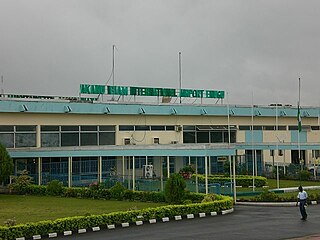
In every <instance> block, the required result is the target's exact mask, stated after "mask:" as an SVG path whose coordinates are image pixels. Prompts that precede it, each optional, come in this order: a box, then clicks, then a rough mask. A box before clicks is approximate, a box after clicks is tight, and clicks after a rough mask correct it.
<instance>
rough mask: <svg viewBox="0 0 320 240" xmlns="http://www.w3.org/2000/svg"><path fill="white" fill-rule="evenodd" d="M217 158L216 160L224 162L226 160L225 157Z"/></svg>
mask: <svg viewBox="0 0 320 240" xmlns="http://www.w3.org/2000/svg"><path fill="white" fill-rule="evenodd" d="M217 160H218V162H225V161H227V157H218V158H217Z"/></svg>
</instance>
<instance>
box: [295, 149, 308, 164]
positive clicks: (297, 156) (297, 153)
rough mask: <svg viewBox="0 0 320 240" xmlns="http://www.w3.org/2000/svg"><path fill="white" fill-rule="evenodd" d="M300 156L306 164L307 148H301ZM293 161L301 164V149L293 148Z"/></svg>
mask: <svg viewBox="0 0 320 240" xmlns="http://www.w3.org/2000/svg"><path fill="white" fill-rule="evenodd" d="M300 158H301V160H304V163H303V165H305V160H306V151H305V150H300ZM291 162H292V163H293V164H300V161H299V150H291Z"/></svg>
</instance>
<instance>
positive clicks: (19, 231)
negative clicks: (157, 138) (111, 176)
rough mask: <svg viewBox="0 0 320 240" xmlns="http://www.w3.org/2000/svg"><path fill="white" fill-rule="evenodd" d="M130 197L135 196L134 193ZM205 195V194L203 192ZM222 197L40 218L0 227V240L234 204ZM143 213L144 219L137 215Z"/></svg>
mask: <svg viewBox="0 0 320 240" xmlns="http://www.w3.org/2000/svg"><path fill="white" fill-rule="evenodd" d="M131 196H136V195H135V194H133V195H131ZM203 196H204V195H203ZM221 199H222V200H217V201H214V202H208V203H193V204H187V205H168V206H162V207H157V208H147V209H143V210H132V211H127V212H113V213H109V214H102V215H90V216H86V217H69V218H61V219H57V220H54V221H41V222H37V223H27V224H21V225H16V226H12V227H1V226H0V239H15V238H19V237H26V238H31V237H32V236H34V235H42V236H45V235H48V234H49V233H54V232H56V233H62V232H64V231H77V230H78V229H87V228H92V227H97V226H106V225H110V224H117V225H119V224H121V223H124V222H128V223H133V222H136V221H138V220H145V221H147V220H149V219H161V218H163V217H169V218H170V217H174V216H177V215H187V214H197V213H200V212H204V213H210V212H221V211H222V210H227V209H231V208H232V207H233V199H232V198H230V197H227V196H221ZM138 216H143V219H140V218H138Z"/></svg>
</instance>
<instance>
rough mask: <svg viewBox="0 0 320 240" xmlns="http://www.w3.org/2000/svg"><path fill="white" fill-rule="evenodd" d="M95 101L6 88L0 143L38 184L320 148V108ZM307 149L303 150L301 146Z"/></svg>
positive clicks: (210, 165) (277, 157) (254, 165)
mask: <svg viewBox="0 0 320 240" xmlns="http://www.w3.org/2000/svg"><path fill="white" fill-rule="evenodd" d="M300 111H301V117H302V130H301V131H298V122H297V107H292V106H288V105H286V106H285V105H280V104H274V105H272V106H239V105H225V104H174V103H148V104H147V103H136V102H124V101H118V102H115V101H105V102H102V101H91V100H90V99H89V100H88V99H81V98H62V97H59V98H56V97H42V96H30V95H19V96H18V95H2V97H1V100H0V143H1V144H3V145H4V146H5V147H6V148H7V150H8V152H9V154H10V155H11V157H12V158H13V160H14V165H15V175H18V174H19V173H20V172H21V171H22V170H24V169H27V170H28V171H29V173H30V174H31V175H32V176H33V177H34V179H35V182H36V183H37V184H46V183H47V182H48V181H50V180H53V179H59V180H60V181H63V182H64V183H65V184H66V185H68V186H79V185H87V184H89V183H91V182H93V181H104V180H105V179H107V178H109V177H110V176H114V175H116V176H121V177H122V178H123V179H126V180H128V181H130V182H131V183H130V186H131V187H132V188H133V189H136V186H135V181H136V179H141V178H161V179H163V178H165V177H167V176H168V175H170V173H173V172H178V171H179V170H180V169H181V168H182V167H184V166H186V165H188V164H192V165H194V166H195V167H196V170H197V172H198V173H203V174H216V173H223V172H224V171H225V167H226V166H228V164H230V163H231V161H233V160H235V161H237V164H240V163H244V164H245V168H246V171H247V172H248V173H249V174H252V173H253V172H255V174H261V172H262V170H263V167H264V166H265V165H266V164H269V165H275V164H281V165H288V164H290V163H294V164H303V165H311V164H315V163H316V162H317V160H318V157H319V156H320V128H319V111H320V109H319V108H316V107H302V108H301V109H300ZM299 150H300V154H299Z"/></svg>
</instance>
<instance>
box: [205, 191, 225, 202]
mask: <svg viewBox="0 0 320 240" xmlns="http://www.w3.org/2000/svg"><path fill="white" fill-rule="evenodd" d="M221 199H222V196H221V195H217V194H214V193H212V194H207V195H205V196H204V198H203V199H202V201H201V203H206V202H214V201H216V200H221Z"/></svg>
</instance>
